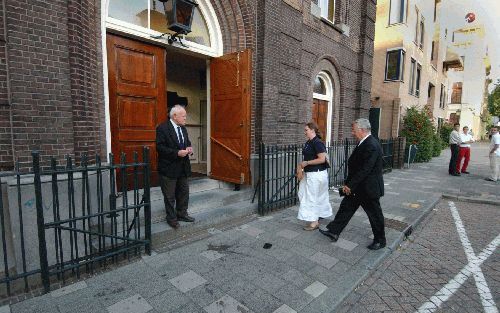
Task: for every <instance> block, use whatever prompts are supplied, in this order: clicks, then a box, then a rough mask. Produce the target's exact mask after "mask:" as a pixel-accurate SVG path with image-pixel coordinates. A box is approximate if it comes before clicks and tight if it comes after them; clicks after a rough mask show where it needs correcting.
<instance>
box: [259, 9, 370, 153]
mask: <svg viewBox="0 0 500 313" xmlns="http://www.w3.org/2000/svg"><path fill="white" fill-rule="evenodd" d="M346 1H347V0H345V1H336V4H337V7H336V9H337V12H338V13H337V14H336V18H337V19H338V22H343V23H346V24H347V25H348V26H349V28H350V34H349V36H345V35H343V34H342V33H341V32H340V31H339V30H338V27H334V26H332V25H330V24H329V23H326V22H325V21H322V20H321V19H319V18H317V17H315V16H313V15H312V14H311V1H294V0H268V1H265V2H264V1H263V2H262V3H261V4H262V5H264V6H265V9H263V11H262V15H263V16H262V17H260V19H259V23H260V21H261V20H263V23H260V26H259V27H260V28H259V30H258V34H262V33H264V36H265V39H262V40H261V41H258V50H259V53H258V57H259V58H260V60H261V62H262V65H260V64H259V65H260V66H261V67H260V68H259V69H260V70H262V83H261V85H259V86H258V87H259V88H258V89H257V90H258V92H261V94H262V98H260V97H259V95H258V96H257V99H258V101H262V102H261V103H262V104H261V105H262V112H261V116H262V130H261V133H258V134H257V135H258V137H257V138H256V140H257V141H259V140H262V141H264V142H266V143H278V144H287V143H297V142H302V141H303V140H304V135H303V124H304V123H306V122H307V121H309V120H310V119H311V105H312V82H313V79H314V77H315V76H316V74H317V73H318V71H319V70H327V71H329V70H331V68H333V70H334V71H336V73H335V74H336V76H337V77H338V79H339V80H340V82H337V84H338V86H339V88H338V90H335V93H338V94H339V99H338V101H337V103H336V105H337V106H338V107H337V108H334V109H333V111H334V113H335V114H337V115H338V116H335V114H334V116H333V123H334V125H333V127H332V129H333V130H334V132H333V133H332V138H333V139H341V138H344V137H350V136H351V135H350V124H351V122H352V121H353V120H354V119H356V118H358V117H368V114H369V108H370V89H371V71H372V59H373V38H374V33H375V31H374V25H375V8H376V2H375V1H361V0H351V1H350V2H349V3H347V2H346ZM261 28H263V29H261ZM324 60H327V61H328V62H330V63H331V66H330V68H318V67H317V65H318V64H319V63H320V62H323V61H324ZM258 75H259V74H258ZM332 76H335V75H332ZM334 85H335V82H334ZM260 88H262V89H260ZM259 106H260V103H257V107H259ZM335 124H336V125H335Z"/></svg>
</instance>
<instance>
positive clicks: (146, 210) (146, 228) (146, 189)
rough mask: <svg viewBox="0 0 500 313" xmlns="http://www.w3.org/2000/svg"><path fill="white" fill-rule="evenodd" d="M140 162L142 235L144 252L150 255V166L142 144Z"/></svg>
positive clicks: (147, 154)
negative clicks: (141, 176) (141, 166)
mask: <svg viewBox="0 0 500 313" xmlns="http://www.w3.org/2000/svg"><path fill="white" fill-rule="evenodd" d="M142 162H143V163H144V233H145V234H144V235H145V237H146V240H147V242H148V243H147V244H146V253H147V254H148V255H151V195H150V190H149V187H150V181H149V180H150V173H149V170H150V166H149V147H146V146H144V147H143V150H142Z"/></svg>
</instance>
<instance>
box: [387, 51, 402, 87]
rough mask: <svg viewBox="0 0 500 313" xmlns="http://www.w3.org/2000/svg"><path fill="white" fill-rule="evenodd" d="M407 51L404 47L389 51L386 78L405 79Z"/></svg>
mask: <svg viewBox="0 0 500 313" xmlns="http://www.w3.org/2000/svg"><path fill="white" fill-rule="evenodd" d="M404 64H405V52H404V50H403V49H396V50H390V51H387V55H386V60H385V80H401V81H402V80H403V74H404Z"/></svg>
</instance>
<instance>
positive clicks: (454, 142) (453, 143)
mask: <svg viewBox="0 0 500 313" xmlns="http://www.w3.org/2000/svg"><path fill="white" fill-rule="evenodd" d="M459 131H460V124H459V123H455V124H454V125H453V130H452V132H451V133H450V150H451V158H450V164H449V165H448V173H449V174H450V175H453V176H460V173H459V172H458V171H457V161H458V153H459V151H460V147H459V145H460V144H461V143H462V141H461V140H460V133H459Z"/></svg>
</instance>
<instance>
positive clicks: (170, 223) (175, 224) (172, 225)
mask: <svg viewBox="0 0 500 313" xmlns="http://www.w3.org/2000/svg"><path fill="white" fill-rule="evenodd" d="M167 224H168V225H169V226H170V227H172V228H173V229H177V228H179V227H180V225H179V223H178V222H177V221H176V220H172V221H168V220H167Z"/></svg>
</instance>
